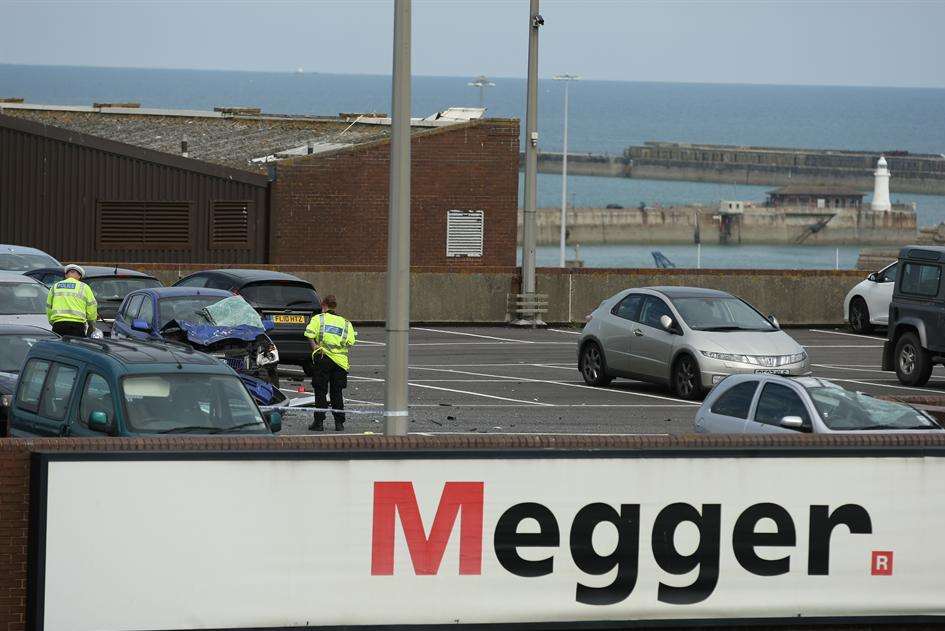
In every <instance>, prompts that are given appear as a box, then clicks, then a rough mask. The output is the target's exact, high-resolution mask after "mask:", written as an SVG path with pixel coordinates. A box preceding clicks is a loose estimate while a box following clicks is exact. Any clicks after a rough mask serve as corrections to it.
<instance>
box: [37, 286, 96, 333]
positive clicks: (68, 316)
mask: <svg viewBox="0 0 945 631" xmlns="http://www.w3.org/2000/svg"><path fill="white" fill-rule="evenodd" d="M46 317H47V318H48V319H49V323H50V324H55V323H57V322H79V323H83V322H86V321H92V320H95V319H96V318H98V303H97V302H96V301H95V296H94V295H93V294H92V289H91V288H90V287H89V286H88V285H86V284H85V283H83V282H82V281H81V280H74V279H72V278H67V279H65V280H61V281H59V282H58V283H56V284H55V285H53V286H52V287H51V288H50V289H49V295H48V296H46Z"/></svg>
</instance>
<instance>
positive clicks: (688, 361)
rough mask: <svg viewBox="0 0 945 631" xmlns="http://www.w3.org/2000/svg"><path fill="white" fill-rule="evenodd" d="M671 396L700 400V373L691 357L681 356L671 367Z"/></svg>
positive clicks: (701, 393)
mask: <svg viewBox="0 0 945 631" xmlns="http://www.w3.org/2000/svg"><path fill="white" fill-rule="evenodd" d="M672 380H673V394H675V395H676V396H677V397H679V398H680V399H685V400H687V401H694V400H696V399H700V398H702V395H703V394H704V392H703V389H702V373H701V371H700V370H699V364H697V363H696V360H695V359H693V358H692V355H681V356H680V357H679V359H677V360H676V363H675V364H674V365H673V375H672Z"/></svg>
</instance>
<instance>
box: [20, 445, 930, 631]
mask: <svg viewBox="0 0 945 631" xmlns="http://www.w3.org/2000/svg"><path fill="white" fill-rule="evenodd" d="M404 455H405V456H406V457H407V458H408V459H395V458H393V457H391V458H390V459H376V457H375V459H372V458H371V457H369V456H364V455H358V456H352V459H350V460H349V459H342V458H339V456H338V455H335V456H333V457H325V459H321V457H320V456H318V455H312V456H311V458H312V459H305V458H306V457H307V456H303V458H302V459H299V457H298V455H295V457H293V458H288V459H278V458H279V456H278V455H274V456H273V455H265V454H262V455H260V454H252V455H251V457H252V458H255V459H246V455H245V454H243V455H240V454H239V453H230V454H225V455H223V456H221V459H216V460H200V461H197V460H189V459H183V460H171V461H168V460H166V459H161V460H158V459H154V460H148V459H146V458H147V456H145V459H135V460H124V461H123V460H112V459H104V460H95V459H90V460H78V461H75V460H71V459H64V460H56V459H55V457H54V456H53V457H51V458H52V459H51V460H50V461H49V462H48V464H47V466H48V469H47V470H46V471H47V473H46V476H47V489H48V490H47V493H46V513H45V515H46V518H45V529H44V533H43V532H42V531H43V529H42V527H40V528H39V529H38V530H39V531H40V535H39V540H38V544H39V545H40V548H41V549H44V550H45V554H44V557H41V558H44V561H43V563H42V568H41V569H42V574H41V576H40V580H39V585H40V590H41V597H40V598H39V601H40V605H39V608H38V610H37V611H38V612H40V613H37V614H35V615H38V616H39V618H38V619H34V620H33V623H34V628H37V629H39V628H43V629H47V630H51V631H58V630H69V631H83V630H144V629H207V628H234V629H235V628H265V627H294V626H299V627H302V626H321V625H455V624H456V623H515V622H549V621H567V622H576V623H577V622H584V621H587V622H590V621H608V620H613V621H619V620H641V619H642V620H692V619H720V620H725V619H733V618H791V619H796V618H798V617H837V616H839V617H847V616H853V617H871V616H938V615H945V601H943V600H942V596H941V576H942V568H943V567H945V541H942V539H941V537H938V536H935V535H934V532H935V530H936V528H937V527H938V526H939V525H940V524H942V523H943V521H945V485H943V483H942V480H945V460H943V459H942V458H939V457H921V454H917V457H901V456H897V457H870V456H868V455H864V456H863V457H852V456H845V457H817V456H816V455H811V456H810V457H803V456H801V457H788V456H773V457H763V458H762V457H750V456H744V457H730V456H706V455H705V454H704V453H702V454H700V453H699V452H693V456H694V457H692V458H683V457H632V456H631V457H609V456H608V457H604V456H597V457H590V456H588V454H587V453H584V454H577V455H576V456H575V457H568V458H564V457H542V458H538V457H535V458H532V457H515V458H502V457H500V456H501V453H497V454H496V455H495V456H496V457H491V456H489V457H486V456H478V455H476V454H471V455H470V454H467V456H468V457H466V458H457V457H445V458H419V459H409V454H404ZM536 456H546V454H542V453H541V452H536ZM119 457H120V456H119ZM135 457H136V458H140V457H141V454H135ZM190 457H193V454H191V456H190ZM165 458H166V456H165ZM270 458H275V459H270ZM35 534H36V533H34V535H35ZM43 543H44V546H43Z"/></svg>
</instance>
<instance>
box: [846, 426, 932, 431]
mask: <svg viewBox="0 0 945 631" xmlns="http://www.w3.org/2000/svg"><path fill="white" fill-rule="evenodd" d="M851 429H854V430H855V431H863V430H870V429H938V428H937V427H933V426H931V425H905V426H903V425H866V426H865V427H856V428H851Z"/></svg>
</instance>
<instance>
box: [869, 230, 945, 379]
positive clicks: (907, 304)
mask: <svg viewBox="0 0 945 631" xmlns="http://www.w3.org/2000/svg"><path fill="white" fill-rule="evenodd" d="M943 268H945V247H942V246H932V245H928V246H925V245H922V246H920V245H909V246H906V247H904V248H902V250H900V251H899V272H898V274H897V275H896V285H895V288H894V289H893V297H892V302H891V303H890V304H889V332H888V333H887V336H888V339H887V340H886V343H885V344H884V345H883V370H895V371H896V376H897V377H899V381H900V382H901V383H903V384H905V385H907V386H922V385H925V384H926V383H927V382H928V380H929V377H931V376H932V367H933V366H934V365H935V364H945V286H943V284H942V269H943Z"/></svg>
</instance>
